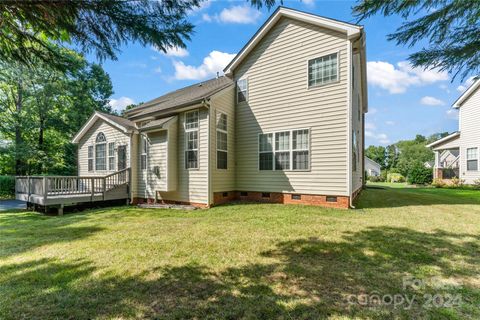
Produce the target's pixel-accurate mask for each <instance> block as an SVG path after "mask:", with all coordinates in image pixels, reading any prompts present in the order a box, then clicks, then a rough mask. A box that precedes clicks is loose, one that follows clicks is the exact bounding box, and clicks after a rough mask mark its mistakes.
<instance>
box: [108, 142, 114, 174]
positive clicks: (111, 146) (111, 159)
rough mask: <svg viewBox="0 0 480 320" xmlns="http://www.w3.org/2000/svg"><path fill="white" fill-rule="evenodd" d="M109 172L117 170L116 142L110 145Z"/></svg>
mask: <svg viewBox="0 0 480 320" xmlns="http://www.w3.org/2000/svg"><path fill="white" fill-rule="evenodd" d="M108 170H111V171H113V170H115V142H110V143H109V144H108Z"/></svg>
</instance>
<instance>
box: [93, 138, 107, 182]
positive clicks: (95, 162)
mask: <svg viewBox="0 0 480 320" xmlns="http://www.w3.org/2000/svg"><path fill="white" fill-rule="evenodd" d="M100 133H101V134H102V135H103V136H104V137H105V141H102V142H97V137H98V136H99V135H100ZM102 144H103V145H105V158H104V159H105V169H97V146H99V145H102ZM93 153H94V154H93V157H94V159H95V161H94V168H95V170H94V172H97V171H101V172H103V171H108V140H107V136H106V135H105V133H103V132H99V133H97V135H96V136H95V147H94V148H93Z"/></svg>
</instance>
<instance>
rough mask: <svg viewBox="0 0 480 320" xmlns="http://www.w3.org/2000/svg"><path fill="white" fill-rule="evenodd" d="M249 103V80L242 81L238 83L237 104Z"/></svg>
mask: <svg viewBox="0 0 480 320" xmlns="http://www.w3.org/2000/svg"><path fill="white" fill-rule="evenodd" d="M244 101H248V80H247V79H240V80H238V81H237V102H244Z"/></svg>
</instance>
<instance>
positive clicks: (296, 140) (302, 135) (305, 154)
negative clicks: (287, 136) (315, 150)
mask: <svg viewBox="0 0 480 320" xmlns="http://www.w3.org/2000/svg"><path fill="white" fill-rule="evenodd" d="M292 152H293V155H292V168H293V170H308V169H309V168H310V167H309V162H310V161H309V160H310V134H309V130H308V129H302V130H294V131H293V132H292Z"/></svg>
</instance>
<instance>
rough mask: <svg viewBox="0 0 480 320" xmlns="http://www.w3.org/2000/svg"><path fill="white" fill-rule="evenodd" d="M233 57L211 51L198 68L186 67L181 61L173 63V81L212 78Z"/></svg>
mask: <svg viewBox="0 0 480 320" xmlns="http://www.w3.org/2000/svg"><path fill="white" fill-rule="evenodd" d="M234 57H235V54H233V53H225V52H220V51H216V50H215V51H212V52H210V54H209V55H208V56H206V57H205V58H204V59H203V63H202V64H201V65H199V66H191V65H186V64H184V63H183V62H182V61H174V62H173V66H174V68H175V79H177V80H203V79H206V78H208V77H213V76H215V75H216V73H217V72H220V73H221V72H222V70H223V68H225V66H226V65H227V64H228V63H229V62H230V61H231V60H232V59H233V58H234Z"/></svg>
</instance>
